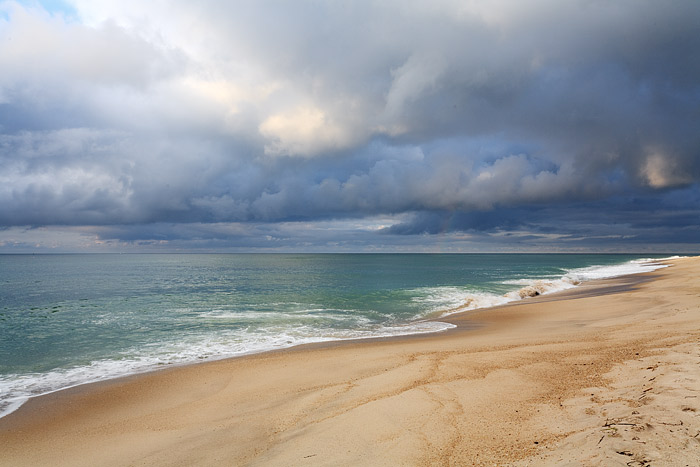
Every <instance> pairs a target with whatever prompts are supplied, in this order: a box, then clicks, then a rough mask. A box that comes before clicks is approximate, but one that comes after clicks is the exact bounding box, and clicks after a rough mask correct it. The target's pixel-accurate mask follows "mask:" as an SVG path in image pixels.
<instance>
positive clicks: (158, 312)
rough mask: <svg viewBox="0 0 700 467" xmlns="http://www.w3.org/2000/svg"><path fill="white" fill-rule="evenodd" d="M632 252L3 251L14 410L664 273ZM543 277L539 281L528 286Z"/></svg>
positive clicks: (6, 383) (0, 367) (1, 289)
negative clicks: (49, 398)
mask: <svg viewBox="0 0 700 467" xmlns="http://www.w3.org/2000/svg"><path fill="white" fill-rule="evenodd" d="M639 259H640V257H639V256H629V255H497V254H493V255H409V254H406V255H402V254H390V255H382V254H379V255H374V254H372V255H362V254H340V255H332V254H331V255H328V254H326V255H314V254H306V255H293V254H290V255H256V254H251V255H245V254H233V255H227V254H211V255H195V254H192V255H189V254H182V255H147V254H144V255H0V414H3V413H9V412H10V411H11V410H14V409H15V408H16V407H17V406H19V405H20V404H21V403H22V402H23V401H24V400H26V398H27V397H29V396H32V395H36V394H43V393H46V392H50V391H54V390H58V389H61V388H65V387H69V386H73V385H76V384H82V383H85V382H90V381H96V380H100V379H105V378H112V377H116V376H121V375H126V374H130V373H136V372H141V371H147V370H150V369H153V368H157V367H159V366H161V365H168V364H180V363H188V362H194V361H199V360H204V359H215V358H223V357H229V356H235V355H241V354H245V353H251V352H260V351H264V350H269V349H274V348H282V347H289V346H292V345H297V344H301V343H308V342H320V341H324V340H337V339H347V338H365V337H375V336H388V335H399V334H412V333H420V332H435V331H441V330H445V329H448V328H449V327H451V326H450V325H449V324H446V323H441V322H439V321H438V320H437V319H438V318H439V317H440V316H442V315H444V314H446V313H450V312H454V311H457V310H458V309H473V308H477V307H486V306H493V305H497V304H501V303H505V302H508V301H512V300H516V299H519V298H520V295H521V294H520V292H521V291H523V290H532V287H533V286H534V287H536V288H537V290H538V291H539V292H545V293H546V292H551V291H556V290H561V289H564V288H568V287H572V286H574V285H575V284H576V283H578V282H579V281H582V280H588V279H596V278H601V277H610V276H615V275H622V274H627V273H634V272H643V271H645V270H651V269H653V267H652V266H649V265H648V264H647V263H644V262H640V261H638V260H639ZM528 287H529V289H528Z"/></svg>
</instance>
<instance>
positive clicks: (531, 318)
mask: <svg viewBox="0 0 700 467" xmlns="http://www.w3.org/2000/svg"><path fill="white" fill-rule="evenodd" d="M669 263H670V264H671V265H672V266H671V267H669V268H665V269H661V270H658V271H655V272H654V273H651V274H646V275H638V276H629V277H625V278H619V279H615V280H609V281H601V282H597V283H594V284H586V285H584V286H582V287H579V288H576V289H574V290H570V291H567V292H564V293H560V294H555V295H551V296H544V297H538V298H536V299H531V300H525V301H523V302H519V303H516V304H511V305H508V306H503V307H499V308H494V309H488V310H482V311H478V312H472V313H468V314H463V315H455V316H452V317H450V318H449V321H450V322H452V323H454V324H456V325H457V328H455V329H453V330H451V331H448V332H444V333H440V334H433V335H423V336H413V337H401V338H390V339H379V340H368V341H359V342H345V343H336V344H326V345H310V346H303V347H298V348H294V349H290V350H286V351H280V352H270V353H265V354H260V355H255V356H249V357H244V358H236V359H230V360H223V361H217V362H210V363H203V364H199V365H191V366H186V367H180V368H172V369H168V370H164V371H160V372H154V373H150V374H146V375H141V376H135V377H131V378H126V379H121V380H115V381H112V382H107V383H101V384H93V385H87V386H81V387H78V388H73V389H70V390H66V391H61V392H58V393H55V394H51V395H48V396H43V397H39V398H35V399H33V400H30V401H29V402H28V403H27V404H25V405H24V406H23V407H21V408H20V409H19V410H18V411H17V412H14V413H12V414H10V415H8V416H7V417H4V418H2V419H0V465H8V466H9V465H12V466H22V465H53V466H56V465H71V466H79V465H85V466H87V465H90V466H92V465H567V464H571V465H638V466H644V465H649V464H651V465H674V466H676V465H700V346H699V344H700V259H699V258H682V259H677V260H673V261H670V262H669Z"/></svg>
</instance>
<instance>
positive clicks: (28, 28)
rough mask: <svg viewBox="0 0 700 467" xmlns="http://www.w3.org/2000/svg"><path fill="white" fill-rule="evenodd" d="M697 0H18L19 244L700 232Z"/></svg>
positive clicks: (86, 246) (2, 21) (594, 242)
mask: <svg viewBox="0 0 700 467" xmlns="http://www.w3.org/2000/svg"><path fill="white" fill-rule="evenodd" d="M699 29H700V2H698V1H697V0H671V1H667V2H659V1H656V0H615V1H608V0H569V1H561V0H528V1H522V0H489V1H486V0H484V1H481V0H460V1H453V0H432V1H430V2H426V1H412V0H401V1H394V0H383V1H364V0H328V1H322V0H296V1H282V0H252V1H243V0H237V1H223V0H198V1H196V2H193V1H190V0H151V1H148V2H144V1H142V0H120V1H116V0H115V1H110V0H54V1H31V0H29V1H5V0H0V253H27V252H37V253H41V252H140V251H143V252H177V251H183V252H187V251H202V252H210V251H221V252H239V251H253V252H257V251H259V252H598V251H600V252H650V253H654V252H658V253H666V252H691V253H692V252H700V242H699V240H700V34H698V30H699Z"/></svg>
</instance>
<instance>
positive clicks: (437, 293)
mask: <svg viewBox="0 0 700 467" xmlns="http://www.w3.org/2000/svg"><path fill="white" fill-rule="evenodd" d="M678 258H681V257H680V256H672V257H668V258H659V259H653V258H648V259H639V260H633V261H629V262H626V263H622V264H613V265H598V266H589V267H585V268H576V269H571V270H569V271H567V272H566V274H564V275H563V276H560V277H551V278H543V279H515V280H508V281H503V282H502V284H504V285H517V286H520V287H519V288H517V289H515V290H511V291H509V292H506V293H505V294H502V295H499V294H496V293H489V292H479V291H472V290H469V289H467V288H459V287H435V288H430V289H424V294H423V295H421V296H419V297H416V298H414V301H416V302H419V303H421V304H423V305H425V306H426V310H427V313H429V314H432V315H435V314H436V313H437V314H438V316H448V315H450V314H454V313H460V312H463V311H469V310H475V309H480V308H491V307H495V306H499V305H504V304H506V303H510V302H514V301H517V300H522V299H527V298H531V297H536V296H539V295H545V294H551V293H555V292H561V291H563V290H567V289H571V288H573V287H576V286H577V285H580V284H581V283H582V282H586V281H591V280H597V279H609V278H613V277H620V276H625V275H630V274H641V273H645V272H651V271H655V270H657V269H660V268H664V267H667V265H665V264H662V263H661V262H662V261H666V260H671V259H678Z"/></svg>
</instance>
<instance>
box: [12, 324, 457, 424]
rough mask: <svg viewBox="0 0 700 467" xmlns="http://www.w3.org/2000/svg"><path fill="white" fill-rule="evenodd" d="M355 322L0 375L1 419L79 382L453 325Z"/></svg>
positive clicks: (161, 346)
mask: <svg viewBox="0 0 700 467" xmlns="http://www.w3.org/2000/svg"><path fill="white" fill-rule="evenodd" d="M360 321H363V323H359V322H357V321H356V322H355V323H354V324H364V325H365V326H364V327H363V328H360V329H357V328H356V329H346V330H340V329H328V330H326V331H321V330H319V329H318V328H316V327H313V326H295V327H294V328H293V329H290V328H289V327H287V326H283V325H280V326H278V327H271V328H269V329H267V330H266V331H265V332H255V333H247V334H246V333H245V331H241V332H239V333H237V334H230V335H226V336H216V337H213V336H209V337H208V338H207V337H206V336H192V337H191V338H190V339H184V340H180V341H178V342H154V343H150V344H148V345H145V346H143V348H141V349H138V350H134V351H132V352H131V353H132V354H136V355H132V356H124V357H123V358H120V359H111V360H110V359H106V360H99V361H94V362H92V363H90V364H89V365H85V366H80V367H75V368H69V369H61V370H54V371H49V372H45V373H31V374H22V375H18V374H8V375H0V417H3V416H5V415H8V414H10V413H12V412H14V411H15V410H17V409H18V408H19V407H20V406H21V405H22V404H23V403H24V402H26V401H27V400H28V399H29V398H31V397H35V396H39V395H45V394H50V393H52V392H56V391H59V390H63V389H68V388H71V387H75V386H78V385H82V384H87V383H94V382H98V381H104V380H108V379H113V378H118V377H121V376H127V375H133V374H139V373H144V372H147V371H152V370H155V369H158V368H162V367H163V366H166V365H182V364H188V363H195V362H199V361H202V360H218V359H223V358H229V357H235V356H241V355H247V354H253V353H260V352H265V351H269V350H275V349H284V348H289V347H293V346H297V345H302V344H311V343H318V342H328V341H338V340H347V339H368V338H376V337H390V336H399V335H409V334H422V333H432V332H440V331H445V330H447V329H451V328H453V327H454V325H452V324H448V323H440V322H434V321H419V322H414V323H410V324H405V325H395V326H391V325H383V326H375V327H373V328H370V327H368V326H367V325H366V324H367V323H366V321H367V320H366V319H361V320H360Z"/></svg>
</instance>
